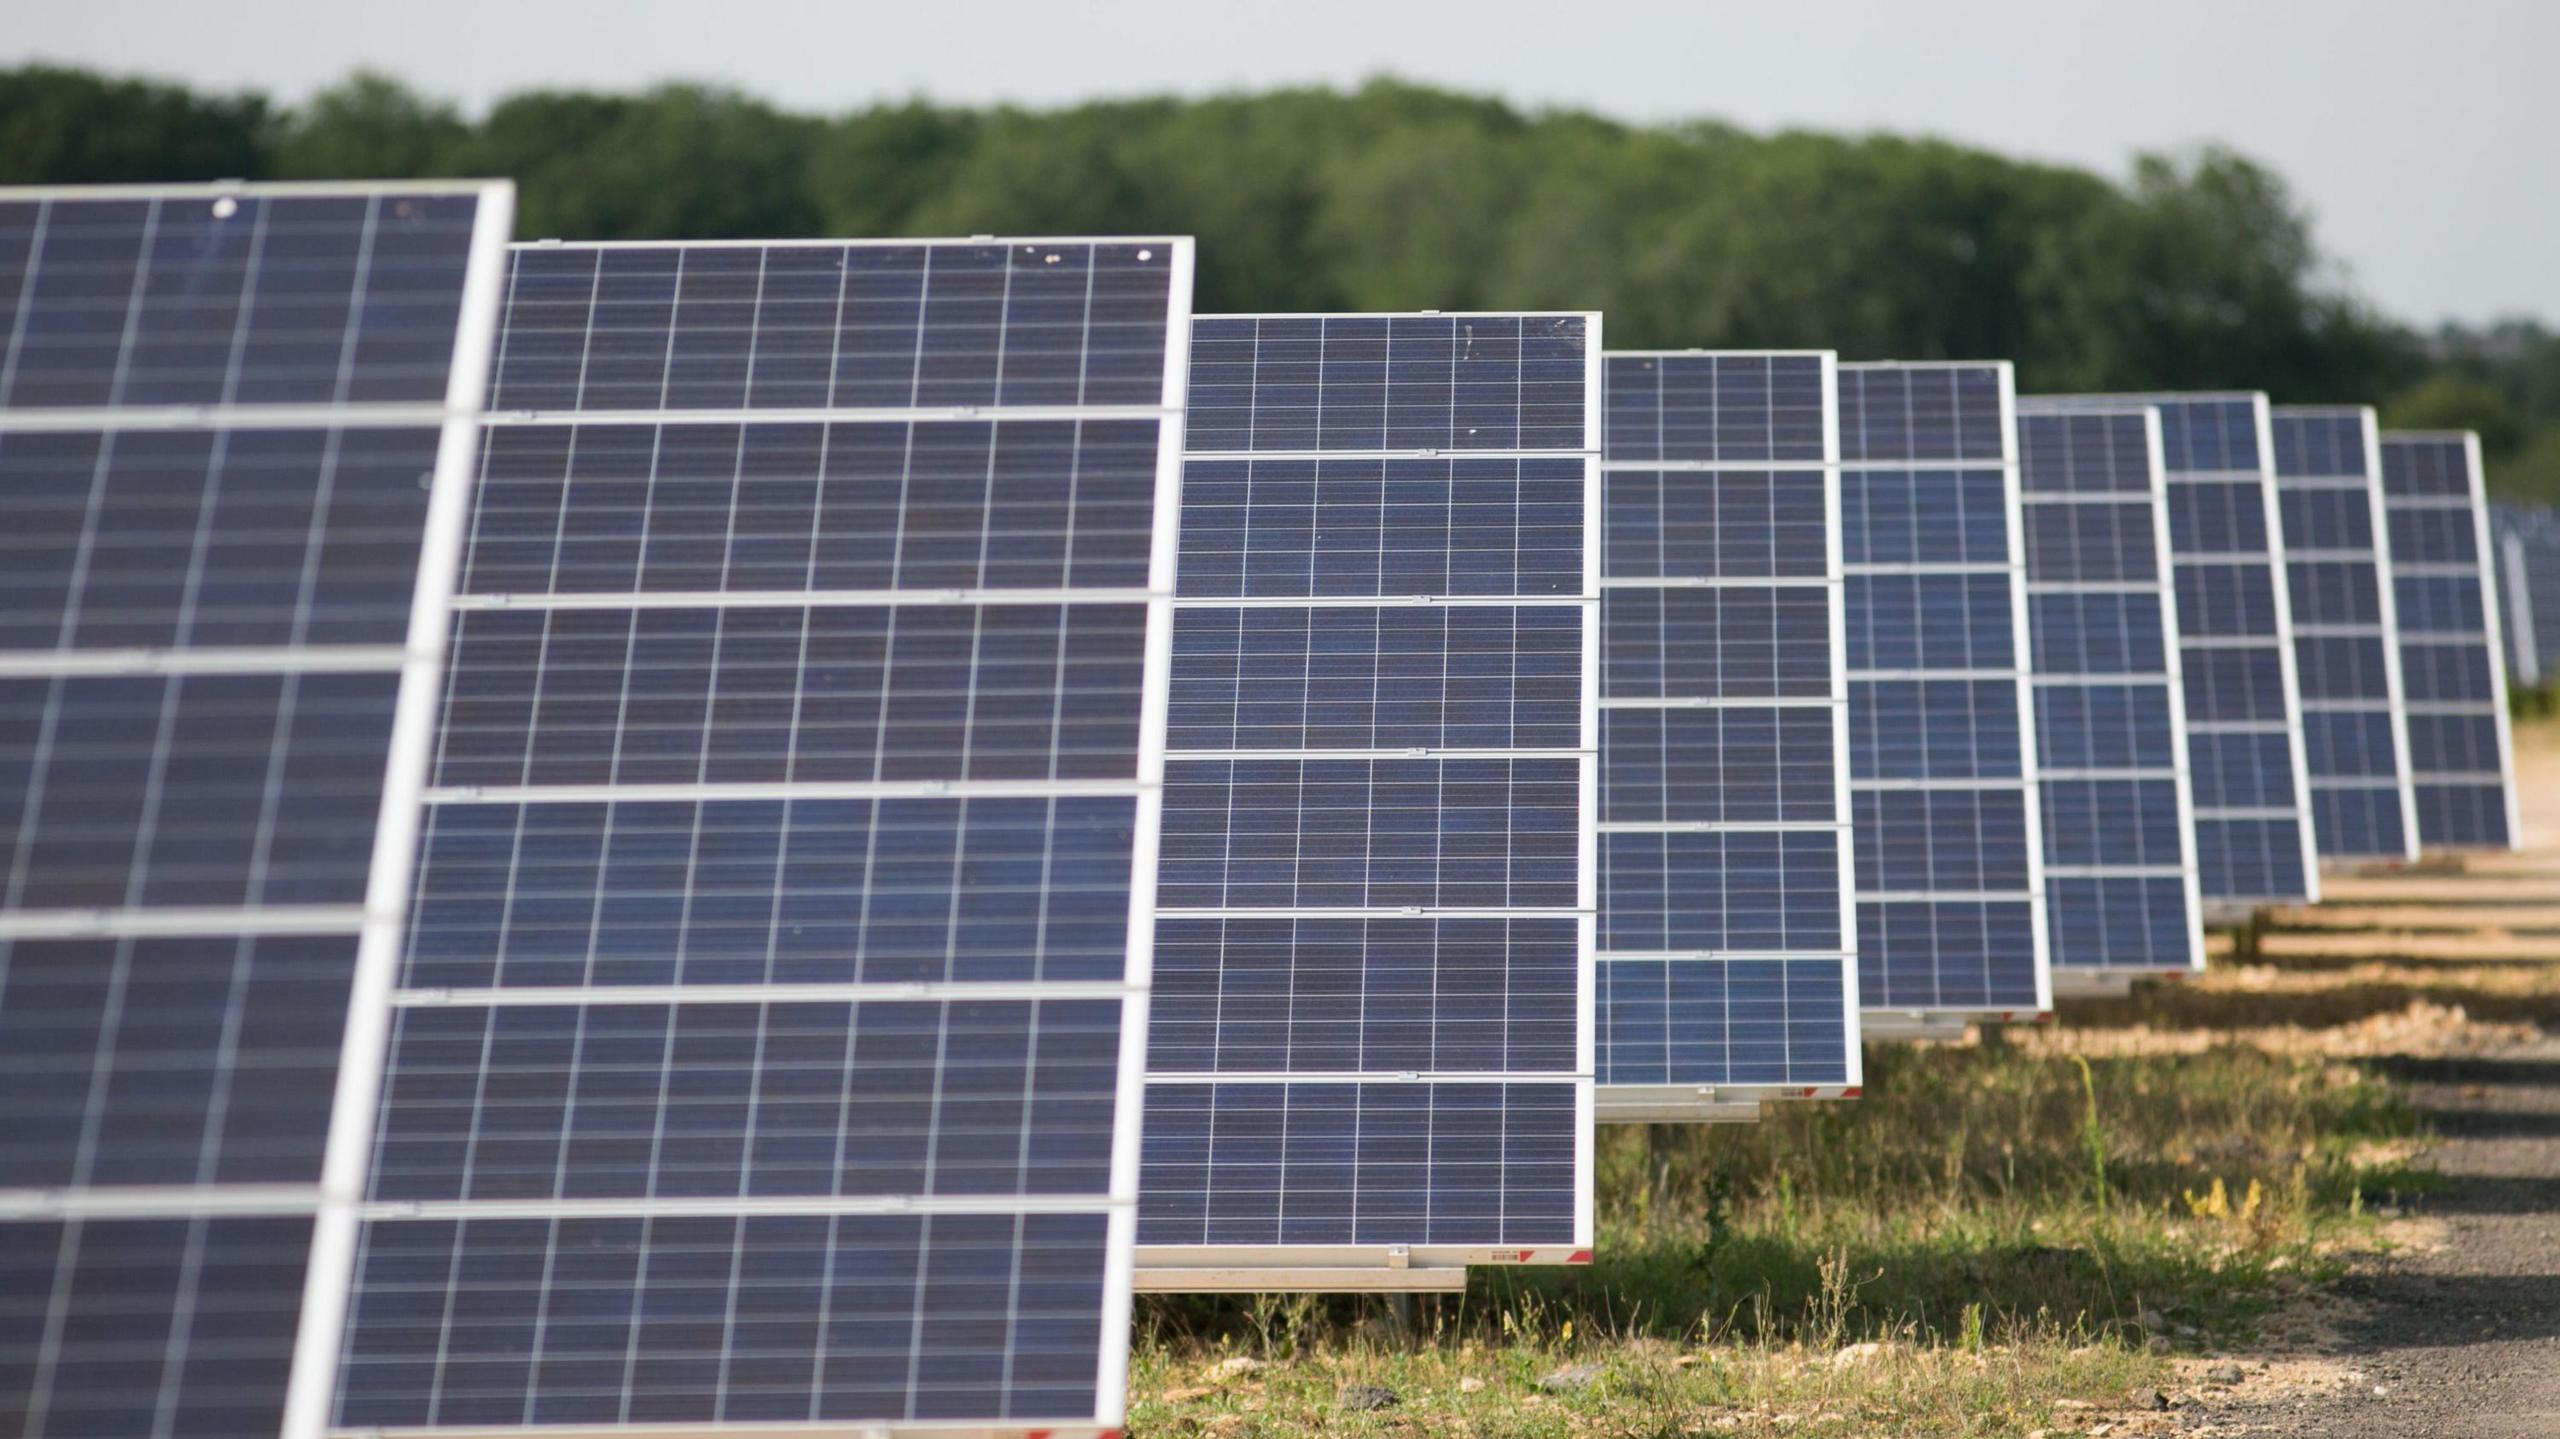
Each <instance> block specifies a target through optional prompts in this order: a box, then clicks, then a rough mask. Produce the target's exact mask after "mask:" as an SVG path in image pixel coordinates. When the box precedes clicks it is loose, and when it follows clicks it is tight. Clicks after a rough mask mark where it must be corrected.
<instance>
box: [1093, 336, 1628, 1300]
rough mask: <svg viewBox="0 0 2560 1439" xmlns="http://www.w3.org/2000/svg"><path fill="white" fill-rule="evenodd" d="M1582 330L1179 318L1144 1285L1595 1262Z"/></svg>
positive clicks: (1594, 509)
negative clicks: (1187, 346)
mask: <svg viewBox="0 0 2560 1439" xmlns="http://www.w3.org/2000/svg"><path fill="white" fill-rule="evenodd" d="M1599 429H1600V317H1599V316H1597V315H1593V314H1569V313H1568V314H1534V313H1532V314H1521V313H1510V314H1455V315H1447V314H1417V315H1285V316H1284V315H1260V316H1257V315H1244V316H1203V317H1200V318H1199V319H1197V320H1196V321H1195V322H1194V324H1193V329H1192V351H1191V386H1190V413H1189V426H1188V432H1187V433H1188V445H1189V453H1188V455H1187V457H1186V459H1185V462H1184V467H1183V477H1182V522H1181V539H1180V552H1181V559H1180V572H1179V578H1178V581H1177V584H1176V589H1175V601H1174V611H1175V628H1174V654H1173V698H1172V703H1171V706H1170V710H1169V722H1168V725H1167V730H1166V743H1167V748H1168V751H1169V762H1168V764H1167V767H1166V777H1165V792H1166V800H1165V839H1164V847H1163V850H1162V859H1161V863H1160V866H1159V872H1158V889H1157V909H1158V915H1159V922H1158V928H1157V937H1156V989H1155V1011H1154V1017H1153V1022H1152V1023H1151V1026H1150V1029H1149V1041H1148V1079H1147V1124H1146V1136H1145V1155H1146V1157H1145V1163H1144V1173H1143V1177H1142V1179H1141V1182H1140V1186H1139V1199H1140V1208H1139V1234H1138V1238H1139V1247H1138V1264H1139V1280H1138V1282H1139V1286H1140V1287H1141V1288H1145V1289H1159V1290H1215V1289H1225V1290H1289V1289H1299V1290H1337V1289H1372V1290H1419V1289H1448V1288H1453V1287H1456V1286H1458V1285H1461V1284H1463V1282H1464V1276H1465V1268H1464V1267H1465V1266H1466V1265H1468V1264H1471V1263H1503V1264H1557V1263H1585V1262H1588V1261H1589V1259H1590V1254H1591V1250H1590V1244H1591V1119H1592V1094H1591V1073H1592V1062H1593V1060H1592V945H1593V914H1592V911H1593V907H1594V906H1593V900H1594V888H1595V873H1594V870H1595V863H1596V861H1595V856H1594V849H1595V847H1596V839H1595V831H1594V815H1595V812H1596V810H1597V805H1598V761H1597V755H1596V750H1597V735H1598V726H1599V709H1598V697H1599V668H1600V655H1599V644H1598V641H1597V636H1598V633H1599V599H1600V591H1599V583H1600V571H1599V556H1598V551H1597V549H1596V547H1595V546H1594V544H1593V543H1592V540H1593V538H1594V537H1595V536H1596V534H1597V532H1598V529H1599V514H1600V473H1599V465H1600V454H1599V448H1600V447H1599Z"/></svg>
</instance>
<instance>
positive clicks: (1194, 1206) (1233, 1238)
mask: <svg viewBox="0 0 2560 1439" xmlns="http://www.w3.org/2000/svg"><path fill="white" fill-rule="evenodd" d="M1574 1089H1575V1086H1574V1085H1573V1084H1572V1083H1571V1082H1570V1081H1550V1082H1543V1083H1541V1082H1534V1081H1513V1082H1509V1083H1474V1084H1464V1083H1452V1082H1446V1081H1429V1080H1426V1081H1422V1082H1419V1083H1417V1082H1413V1081H1406V1082H1403V1083H1393V1084H1380V1083H1374V1082H1373V1083H1319V1082H1313V1081H1305V1080H1300V1081H1294V1082H1276V1083H1275V1082H1268V1081H1258V1082H1252V1083H1244V1082H1228V1083H1214V1084H1211V1083H1190V1084H1162V1083H1159V1084H1155V1085H1152V1086H1150V1087H1149V1089H1148V1093H1147V1190H1146V1195H1147V1199H1146V1203H1147V1211H1148V1213H1147V1221H1146V1226H1145V1229H1146V1233H1145V1235H1144V1236H1142V1237H1143V1238H1145V1240H1146V1242H1147V1243H1149V1244H1166V1243H1176V1242H1178V1243H1183V1244H1199V1245H1207V1246H1213V1247H1217V1248H1231V1247H1232V1248H1245V1249H1255V1248H1263V1247H1278V1248H1284V1249H1285V1248H1292V1247H1299V1246H1306V1247H1315V1246H1361V1247H1372V1246H1382V1245H1427V1246H1434V1247H1472V1246H1478V1245H1485V1244H1502V1245H1513V1246H1519V1247H1522V1248H1536V1247H1538V1246H1541V1245H1552V1244H1555V1243H1557V1242H1558V1240H1557V1238H1556V1236H1557V1235H1559V1234H1567V1235H1569V1234H1571V1233H1572V1232H1573V1230H1574V1229H1575V1227H1576V1226H1577V1225H1578V1224H1580V1223H1581V1222H1582V1220H1581V1217H1580V1214H1579V1213H1578V1208H1579V1206H1578V1203H1577V1201H1576V1198H1575V1193H1576V1190H1577V1189H1578V1188H1579V1187H1580V1184H1579V1181H1578V1180H1577V1177H1576V1175H1575V1170H1576V1169H1577V1168H1578V1167H1579V1161H1578V1160H1577V1158H1576V1155H1577V1153H1578V1151H1579V1148H1580V1144H1581V1142H1582V1141H1581V1140H1580V1138H1579V1137H1578V1134H1577V1127H1578V1126H1577V1121H1578V1112H1579V1109H1580V1102H1579V1100H1578V1099H1577V1097H1576V1095H1575V1093H1574ZM1171 1235H1180V1236H1182V1238H1181V1239H1180V1240H1178V1241H1177V1240H1172V1239H1168V1238H1167V1237H1166V1236H1171Z"/></svg>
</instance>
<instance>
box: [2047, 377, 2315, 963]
mask: <svg viewBox="0 0 2560 1439" xmlns="http://www.w3.org/2000/svg"><path fill="white" fill-rule="evenodd" d="M2039 402H2040V403H2045V404H2050V405H2055V406H2061V407H2071V408H2092V407H2094V408H2100V409H2106V408H2118V407H2121V406H2123V405H2125V404H2128V403H2131V404H2141V405H2150V406H2153V407H2155V408H2157V409H2158V410H2159V411H2160V437H2161V444H2162V447H2163V448H2162V454H2163V458H2164V460H2165V462H2166V464H2167V467H2168V480H2169V554H2170V558H2171V561H2172V563H2173V565H2174V567H2175V569H2176V572H2177V584H2178V593H2177V607H2176V612H2177V617H2178V649H2179V658H2180V660H2181V662H2182V663H2183V665H2184V677H2185V682H2186V692H2187V777H2188V782H2189V784H2190V785H2191V786H2192V787H2193V789H2194V794H2195V817H2196V823H2195V841H2196V879H2197V885H2198V891H2199V893H2201V894H2202V896H2203V899H2204V904H2205V909H2206V917H2207V918H2208V919H2210V918H2214V917H2216V916H2217V915H2220V916H2223V917H2232V916H2236V915H2242V914H2245V913H2246V912H2247V911H2249V910H2250V909H2253V908H2255V907H2256V906H2259V905H2262V904H2290V903H2304V904H2307V903H2310V902H2312V901H2314V900H2317V899H2318V898H2319V897H2320V872H2319V867H2318V864H2317V863H2316V860H2315V857H2314V855H2315V851H2314V844H2313V834H2312V828H2311V817H2310V807H2309V802H2308V799H2307V796H2308V794H2309V792H2310V782H2309V776H2308V771H2307V764H2306V757H2305V751H2304V746H2303V740H2302V698H2301V694H2302V691H2301V686H2300V684H2299V682H2298V681H2297V679H2296V677H2295V672H2294V647H2293V607H2292V598H2291V595H2290V594H2289V592H2288V587H2287V586H2286V585H2284V584H2282V583H2279V579H2280V577H2281V576H2282V574H2283V569H2284V559H2285V546H2284V531H2283V527H2282V522H2281V519H2280V516H2279V507H2278V504H2277V498H2276V488H2275V440H2274V435H2273V427H2272V425H2271V423H2270V421H2269V416H2268V406H2267V397H2266V396H2265V395H2263V394H2255V393H2246V392H2241V393H2227V394H2179V395H2074V396H2068V397H2059V398H2055V397H2047V398H2044V399H2041V400H2040V401H2039Z"/></svg>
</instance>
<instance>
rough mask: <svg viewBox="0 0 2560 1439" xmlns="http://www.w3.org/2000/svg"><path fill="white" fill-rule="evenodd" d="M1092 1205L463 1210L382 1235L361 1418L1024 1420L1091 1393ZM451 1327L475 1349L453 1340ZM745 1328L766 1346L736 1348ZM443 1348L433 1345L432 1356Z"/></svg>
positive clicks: (358, 1361)
mask: <svg viewBox="0 0 2560 1439" xmlns="http://www.w3.org/2000/svg"><path fill="white" fill-rule="evenodd" d="M1107 1223H1108V1221H1107V1220H1106V1219H1105V1217H1104V1216H1102V1215H1100V1214H1095V1213H1088V1212H1050V1211H1042V1212H1032V1213H1003V1212H995V1213H984V1212H981V1213H950V1212H937V1213H908V1214H879V1213H869V1214H825V1213H814V1214H810V1213H790V1214H700V1213H685V1214H656V1215H612V1216H598V1215H587V1214H579V1215H573V1216H568V1217H561V1218H529V1219H528V1218H499V1217H466V1218H460V1219H444V1218H439V1219H416V1220H408V1221H404V1222H401V1223H396V1224H374V1225H370V1226H368V1228H367V1231H366V1240H367V1243H366V1245H365V1249H364V1253H363V1256H362V1267H361V1268H360V1269H359V1270H358V1271H357V1277H356V1288H357V1293H358V1294H359V1295H360V1296H362V1298H363V1300H364V1302H365V1303H366V1305H367V1306H368V1307H369V1308H370V1309H371V1310H372V1311H373V1314H372V1320H371V1322H369V1323H364V1324H359V1325H358V1326H357V1327H356V1329H355V1330H354V1332H353V1333H351V1334H350V1335H349V1341H348V1352H347V1357H346V1375H347V1377H346V1383H345V1396H344V1398H343V1399H342V1401H341V1409H340V1413H339V1425H340V1427H344V1428H367V1427H371V1426H375V1425H381V1426H402V1427H408V1426H422V1427H430V1428H437V1427H443V1428H466V1429H470V1428H489V1427H494V1428H501V1429H516V1428H522V1427H535V1428H539V1427H542V1426H566V1425H577V1426H586V1427H593V1426H612V1425H617V1424H629V1425H680V1426H683V1427H684V1428H685V1429H686V1430H687V1431H688V1432H696V1433H698V1432H701V1431H702V1430H704V1429H706V1428H709V1427H711V1426H715V1425H723V1424H737V1425H754V1426H758V1427H760V1428H763V1429H765V1430H766V1431H767V1432H770V1428H771V1426H773V1425H776V1424H812V1423H835V1424H839V1425H877V1424H878V1423H879V1420H878V1418H877V1416H879V1415H882V1414H892V1413H894V1414H899V1415H911V1416H913V1418H914V1420H915V1421H917V1422H924V1423H930V1422H932V1421H935V1420H944V1421H956V1422H969V1423H974V1424H976V1425H979V1426H981V1427H986V1426H990V1425H992V1426H993V1427H999V1428H1005V1427H1013V1426H1011V1425H1010V1424H1009V1423H1008V1422H1007V1421H1006V1420H1005V1418H1004V1417H1003V1416H996V1417H995V1418H993V1419H990V1417H989V1411H990V1410H991V1409H993V1408H995V1407H996V1406H998V1405H1003V1406H1005V1407H1006V1408H1007V1409H1009V1410H1012V1411H1015V1412H1018V1413H1024V1414H1036V1415H1050V1414H1074V1413H1079V1412H1084V1411H1087V1410H1090V1409H1092V1408H1093V1407H1094V1404H1095V1394H1094V1379H1093V1365H1094V1354H1095V1352H1096V1351H1097V1350H1098V1349H1100V1348H1101V1347H1103V1346H1104V1345H1106V1344H1116V1343H1119V1342H1121V1341H1120V1340H1119V1338H1118V1337H1116V1336H1111V1335H1106V1334H1105V1333H1103V1325H1102V1321H1101V1316H1102V1313H1103V1308H1104V1296H1105V1295H1106V1293H1107V1292H1108V1291H1109V1289H1110V1287H1111V1284H1112V1282H1113V1281H1112V1279H1111V1277H1110V1275H1109V1273H1108V1271H1107V1269H1106V1267H1105V1266H1106V1258H1105V1256H1106V1255H1107V1254H1108V1252H1109V1244H1108V1242H1107V1239H1106V1235H1105V1232H1104V1231H1105V1225H1106V1224H1107ZM448 1334H458V1335H462V1336H465V1338H466V1340H467V1342H465V1343H459V1344H448V1343H444V1342H441V1341H442V1340H443V1338H444V1336H446V1335H448ZM733 1336H735V1337H738V1338H743V1339H745V1340H747V1341H748V1342H746V1343H745V1344H743V1345H742V1344H739V1343H736V1342H733ZM421 1346H424V1347H425V1357H424V1358H420V1357H419V1355H418V1352H417V1351H418V1350H419V1348H420V1347H421Z"/></svg>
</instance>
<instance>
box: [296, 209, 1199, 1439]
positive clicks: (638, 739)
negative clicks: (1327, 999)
mask: <svg viewBox="0 0 2560 1439" xmlns="http://www.w3.org/2000/svg"><path fill="white" fill-rule="evenodd" d="M1190 262H1191V250H1190V242H1189V241H1187V240H1168V239H1152V240H1143V239H1142V240H1111V241H1081V240H1055V241H1051V240H1041V241H1020V240H1010V241H1003V240H974V241H965V242H911V241H900V242H884V243H867V242H855V243H844V242H826V243H807V244H746V245H725V244H706V245H636V246H615V245H602V246H599V245H570V246H562V245H548V244H546V245H540V246H525V247H518V248H517V249H516V251H515V252H514V257H513V265H512V269H511V272H510V274H509V277H508V285H507V292H506V310H505V327H504V333H503V336H502V342H501V345H500V349H499V354H498V360H497V365H496V375H495V380H494V384H493V386H492V394H493V397H494V404H495V405H496V406H497V407H499V408H501V409H502V410H504V411H506V412H508V414H507V418H506V422H505V423H504V424H501V425H499V426H497V427H495V428H493V429H492V430H491V432H490V436H489V441H488V444H487V446H486V449H485V455H484V463H483V467H482V471H481V476H480V483H479V493H478V503H477V506H476V508H475V510H474V513H473V515H472V523H471V527H470V534H469V540H468V544H467V548H466V551H465V554H464V557H463V576H462V580H461V583H460V592H459V594H458V595H457V597H456V599H455V602H454V607H455V611H456V613H455V615H454V619H453V629H452V636H453V638H452V645H453V662H452V667H451V680H450V684H449V687H448V690H447V693H446V696H445V704H444V711H443V714H444V719H443V726H442V730H441V733H440V734H439V736H438V737H437V743H436V746H435V753H434V769H433V775H432V779H431V787H430V788H429V790H428V791H427V796H426V798H427V801H428V803H427V810H426V819H425V825H424V835H423V841H422V845H421V852H420V857H419V862H418V873H417V886H416V903H415V913H414V918H413V921H412V924H411V930H410V942H409V945H408V947H407V950H406V952H405V954H404V955H403V956H402V958H401V964H400V973H399V978H398V987H397V989H396V991H395V993H394V994H393V996H392V1004H393V1010H394V1016H395V1018H394V1021H393V1024H392V1028H391V1033H390V1036H389V1059H388V1077H387V1080H386V1084H385V1087H384V1092H383V1096H382V1103H381V1109H380V1125H379V1128H378V1132H377V1133H376V1134H375V1135H374V1140H373V1144H372V1146H371V1154H370V1179H369V1185H368V1189H367V1195H368V1201H369V1202H368V1205H367V1209H366V1222H365V1225H364V1229H363V1234H362V1238H361V1243H360V1246H359V1249H358V1253H357V1261H356V1268H355V1281H354V1293H353V1296H352V1302H351V1305H350V1310H349V1315H348V1320H347V1326H346V1342H345V1347H344V1371H343V1380H342V1384H341V1388H340V1395H339V1402H338V1405H337V1409H336V1414H335V1423H336V1425H337V1426H338V1427H340V1428H347V1429H357V1430H372V1429H377V1428H383V1429H392V1428H397V1429H460V1430H470V1429H511V1428H515V1427H519V1426H536V1427H553V1428H558V1427H564V1426H565V1427H576V1428H581V1429H594V1428H602V1427H612V1426H620V1425H655V1426H682V1427H683V1428H684V1429H685V1432H688V1433H701V1432H712V1431H715V1430H717V1429H719V1428H721V1427H724V1426H732V1427H734V1426H745V1427H748V1428H751V1429H753V1430H754V1431H755V1432H759V1433H765V1432H772V1431H773V1430H775V1429H776V1428H777V1427H791V1426H799V1425H815V1424H828V1425H846V1424H853V1425H860V1426H864V1427H866V1428H876V1429H885V1430H897V1429H902V1428H905V1427H908V1426H919V1425H920V1426H927V1427H935V1426H946V1425H953V1424H966V1425H970V1426H974V1428H973V1431H972V1432H985V1431H986V1430H990V1429H994V1430H1023V1429H1051V1428H1059V1427H1063V1428H1067V1429H1070V1430H1081V1431H1085V1432H1090V1431H1092V1430H1094V1429H1097V1428H1101V1429H1109V1428H1115V1427H1116V1426H1117V1425H1118V1423H1119V1420H1120V1414H1121V1411H1122V1406H1123V1404H1124V1402H1125V1401H1124V1383H1123V1376H1124V1370H1125V1366H1126V1363H1127V1348H1126V1346H1127V1337H1128V1306H1129V1297H1128V1284H1129V1280H1128V1272H1129V1269H1128V1265H1129V1258H1128V1256H1129V1246H1130V1244H1131V1242H1132V1239H1133V1229H1134V1215H1135V1208H1134V1206H1135V1181H1136V1177H1137V1175H1136V1163H1135V1160H1136V1135H1135V1127H1136V1123H1137V1119H1138V1104H1139V1100H1140V1094H1139V1089H1138V1081H1139V1078H1140V1075H1141V1070H1140V1067H1139V1066H1140V1060H1141V1058H1142V1055H1141V1045H1140V1040H1139V1035H1140V1033H1141V1032H1142V1029H1143V1024H1144V1010H1143V1005H1144V995H1145V988H1146V984H1147V970H1148V940H1149V937H1150V936H1151V935H1152V932H1153V908H1152V903H1151V893H1150V890H1151V885H1150V880H1151V878H1152V875H1153V872H1154V857H1153V847H1154V841H1155V836H1156V831H1157V807H1158V797H1159V781H1160V765H1161V761H1160V758H1159V755H1158V752H1157V750H1156V747H1155V746H1154V745H1153V744H1151V743H1149V742H1148V739H1147V737H1148V736H1149V735H1150V734H1151V733H1152V732H1153V731H1154V730H1155V728H1156V727H1157V726H1159V725H1161V723H1162V718H1161V716H1162V713H1163V705H1164V702H1165V681H1164V668H1163V654H1164V650H1165V647H1166V645H1167V644H1168V643H1169V641H1170V627H1171V619H1170V616H1171V610H1170V580H1171V562H1172V550H1171V543H1170V540H1171V524H1170V521H1171V507H1170V501H1171V498H1172V491H1173V487H1172V482H1171V481H1172V475H1173V473H1174V466H1175V464H1176V463H1177V462H1178V457H1179V453H1180V433H1181V403H1182V382H1183V368H1182V363H1181V356H1182V353H1183V347H1184V344H1185V341H1186V339H1187V335H1188V329H1187V326H1188V319H1189V314H1188V312H1189V300H1190Z"/></svg>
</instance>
